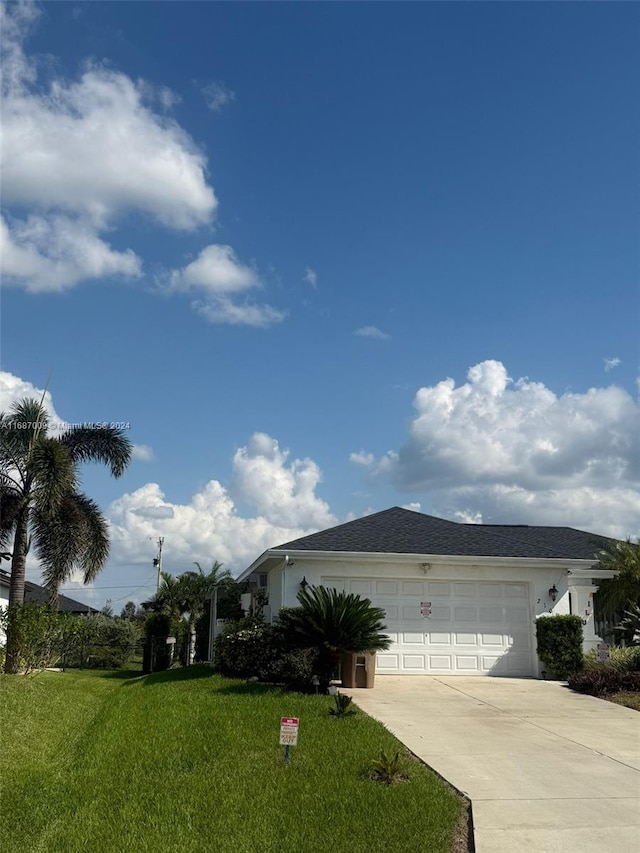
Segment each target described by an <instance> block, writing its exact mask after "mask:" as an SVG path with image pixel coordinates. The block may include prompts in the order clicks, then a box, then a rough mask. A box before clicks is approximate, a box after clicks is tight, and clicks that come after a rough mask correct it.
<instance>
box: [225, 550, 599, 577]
mask: <svg viewBox="0 0 640 853" xmlns="http://www.w3.org/2000/svg"><path fill="white" fill-rule="evenodd" d="M287 557H289V558H290V559H300V560H302V559H306V560H309V559H310V560H319V561H322V562H326V561H328V560H336V559H339V560H343V561H345V562H355V561H361V560H367V562H372V563H385V562H389V561H391V560H392V561H393V562H396V563H448V564H449V565H451V564H453V565H459V566H469V565H477V564H479V563H480V564H486V563H495V562H496V561H499V563H500V565H511V566H521V567H531V566H533V565H540V564H542V565H543V566H544V567H547V568H566V569H572V570H573V571H584V572H587V571H590V570H592V567H593V566H595V565H597V562H598V561H597V560H595V559H594V560H584V559H577V558H575V557H495V556H491V555H483V556H477V555H461V554H451V555H448V554H426V553H425V554H413V553H411V554H407V553H395V552H391V551H389V552H385V551H311V550H305V549H300V550H293V549H282V548H270V549H268V550H267V551H265V552H264V553H263V554H261V555H260V556H259V557H258V559H257V560H255V561H254V562H253V563H252V564H251V565H250V566H249V567H248V568H247V569H245V570H244V571H243V572H242V573H241V574H240V575H239V576H238V577H237V580H238V581H242V580H246V578H247V577H249V575H251V574H253V573H254V572H257V571H259V569H260V567H261V566H262V565H264V563H265V562H267V560H269V559H280V560H284V559H286V558H287ZM610 576H611V574H610V573H607V574H604V575H602V577H610ZM594 577H596V575H594Z"/></svg>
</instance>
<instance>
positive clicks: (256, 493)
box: [108, 433, 337, 572]
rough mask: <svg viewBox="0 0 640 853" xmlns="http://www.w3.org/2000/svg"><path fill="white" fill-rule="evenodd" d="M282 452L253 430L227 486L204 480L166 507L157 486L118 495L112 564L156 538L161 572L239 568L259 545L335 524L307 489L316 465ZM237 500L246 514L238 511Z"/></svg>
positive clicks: (140, 555)
mask: <svg viewBox="0 0 640 853" xmlns="http://www.w3.org/2000/svg"><path fill="white" fill-rule="evenodd" d="M288 455H289V454H288V451H286V450H281V449H280V447H279V445H278V442H277V441H276V440H275V439H273V438H271V437H270V436H268V435H266V434H264V433H256V434H255V435H254V436H253V437H252V438H251V440H250V442H249V443H248V445H247V446H245V447H241V448H239V450H238V451H236V453H235V455H234V459H233V475H232V480H231V483H230V485H229V488H228V489H227V488H225V487H224V486H223V485H222V484H221V483H219V482H218V481H217V480H211V481H209V482H208V483H207V484H206V485H205V486H204V487H203V488H202V489H201V490H200V491H198V492H197V493H196V494H194V496H193V497H192V499H191V500H190V502H189V503H188V504H174V503H171V502H170V501H168V500H167V499H166V497H165V495H164V493H163V492H162V490H161V488H160V486H159V485H158V484H156V483H147V484H146V485H145V486H143V487H142V488H140V489H137V490H136V491H135V492H132V493H129V494H125V495H123V496H122V497H121V498H118V500H116V501H114V502H113V503H112V504H111V506H110V507H109V509H108V516H109V519H110V522H111V536H112V552H113V556H112V560H113V562H114V564H118V563H119V564H130V563H144V562H148V561H149V548H148V542H149V539H153V538H156V537H157V536H164V537H165V551H164V555H165V563H166V566H167V568H169V569H171V567H176V568H177V570H182V571H184V569H185V568H187V567H189V566H190V565H191V564H192V562H193V561H194V560H198V561H199V562H202V563H203V564H208V563H210V562H211V560H213V559H217V560H220V561H221V562H222V563H224V565H225V566H226V567H227V568H229V569H232V570H234V571H235V572H239V571H241V570H242V569H244V568H246V566H247V565H249V564H250V563H251V562H252V561H253V560H254V559H255V558H256V557H257V556H258V555H259V554H260V553H261V552H262V551H264V550H265V549H266V548H269V547H273V546H275V545H278V544H280V543H282V542H286V541H288V540H291V539H295V538H298V537H299V536H303V535H306V534H307V533H311V532H314V531H316V530H319V529H321V528H323V527H327V526H329V525H331V524H336V523H337V519H336V518H335V516H333V515H332V514H331V513H330V511H329V508H328V506H327V504H326V503H325V502H324V501H322V500H321V499H320V498H318V496H317V495H316V494H315V488H316V486H317V484H318V483H319V481H320V478H321V475H320V471H319V469H318V466H317V465H316V463H315V462H313V461H312V460H310V459H301V460H300V459H295V460H293V461H291V462H289V461H288ZM237 502H239V503H242V504H243V505H247V506H248V507H250V508H251V510H252V513H253V514H250V515H247V516H242V515H240V514H239V512H238V509H237V506H236V503H237Z"/></svg>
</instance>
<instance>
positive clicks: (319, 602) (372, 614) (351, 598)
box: [278, 586, 391, 684]
mask: <svg viewBox="0 0 640 853" xmlns="http://www.w3.org/2000/svg"><path fill="white" fill-rule="evenodd" d="M297 598H298V602H299V605H300V606H299V607H292V608H288V609H284V610H282V611H281V612H280V615H279V618H278V626H279V630H280V631H281V633H282V636H283V637H284V638H286V641H287V642H288V643H290V644H291V645H293V646H297V647H298V648H315V649H317V650H318V652H319V664H320V670H321V671H320V672H319V673H318V674H319V676H320V678H321V681H322V682H323V684H327V683H328V681H329V677H330V675H331V672H332V671H333V670H334V668H335V665H336V663H337V661H338V658H339V657H340V655H342V654H344V653H346V652H369V651H371V652H373V651H383V650H385V649H388V648H389V646H390V644H391V641H390V639H389V637H388V636H387V635H386V634H385V633H384V631H386V625H384V624H383V621H382V620H383V619H384V615H385V614H384V610H382V609H381V608H380V607H374V606H373V605H372V604H371V602H370V601H369V599H368V598H361V597H360V596H359V595H355V594H354V593H346V592H338V591H337V590H335V589H330V588H326V587H323V586H309V587H306V588H305V589H302V590H300V591H299V592H298V596H297Z"/></svg>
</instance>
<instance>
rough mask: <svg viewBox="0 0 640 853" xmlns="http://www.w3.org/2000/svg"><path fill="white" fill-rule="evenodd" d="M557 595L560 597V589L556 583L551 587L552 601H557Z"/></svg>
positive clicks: (550, 595)
mask: <svg viewBox="0 0 640 853" xmlns="http://www.w3.org/2000/svg"><path fill="white" fill-rule="evenodd" d="M557 597H558V590H557V589H556V585H555V584H554V585H553V586H552V587H551V589H550V590H549V598H550V599H551V601H555V600H556V598H557Z"/></svg>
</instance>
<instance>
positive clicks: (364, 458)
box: [349, 450, 376, 468]
mask: <svg viewBox="0 0 640 853" xmlns="http://www.w3.org/2000/svg"><path fill="white" fill-rule="evenodd" d="M375 461H376V458H375V456H374V455H373V453H367V452H366V451H364V450H360V451H358V452H357V453H351V454H350V455H349V462H353V463H354V464H355V465H364V467H365V468H369V467H371V466H372V465H373V464H374V463H375Z"/></svg>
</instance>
